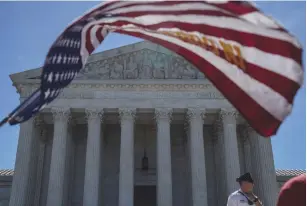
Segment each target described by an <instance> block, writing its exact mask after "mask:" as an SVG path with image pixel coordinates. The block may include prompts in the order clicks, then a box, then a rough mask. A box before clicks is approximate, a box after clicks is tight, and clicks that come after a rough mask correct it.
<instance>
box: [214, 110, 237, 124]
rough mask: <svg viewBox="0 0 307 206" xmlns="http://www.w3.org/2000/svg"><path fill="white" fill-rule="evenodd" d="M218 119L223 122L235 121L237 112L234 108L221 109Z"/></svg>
mask: <svg viewBox="0 0 307 206" xmlns="http://www.w3.org/2000/svg"><path fill="white" fill-rule="evenodd" d="M219 115H220V119H221V120H222V121H223V122H225V123H234V124H235V123H236V120H237V117H238V115H239V113H238V112H237V111H236V110H234V109H221V111H220V114H219Z"/></svg>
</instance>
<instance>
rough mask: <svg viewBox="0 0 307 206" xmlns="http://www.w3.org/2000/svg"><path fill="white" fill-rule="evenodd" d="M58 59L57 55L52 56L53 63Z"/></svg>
mask: <svg viewBox="0 0 307 206" xmlns="http://www.w3.org/2000/svg"><path fill="white" fill-rule="evenodd" d="M55 61H56V55H55V56H53V57H52V64H54V63H55Z"/></svg>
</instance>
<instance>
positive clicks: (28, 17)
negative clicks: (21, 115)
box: [0, 2, 306, 169]
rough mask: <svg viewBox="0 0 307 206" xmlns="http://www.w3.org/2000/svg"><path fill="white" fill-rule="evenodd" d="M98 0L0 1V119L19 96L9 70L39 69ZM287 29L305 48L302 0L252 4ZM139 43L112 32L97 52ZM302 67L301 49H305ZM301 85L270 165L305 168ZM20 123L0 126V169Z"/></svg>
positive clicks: (10, 159)
mask: <svg viewBox="0 0 307 206" xmlns="http://www.w3.org/2000/svg"><path fill="white" fill-rule="evenodd" d="M97 3H98V2H0V25H1V27H2V29H1V32H0V36H1V38H0V45H1V67H2V68H1V70H0V88H1V92H0V94H1V96H2V98H3V99H2V101H0V118H2V117H4V116H5V115H7V114H8V113H9V112H11V110H12V109H14V107H16V106H17V105H18V102H19V100H18V94H17V93H16V89H15V88H14V87H13V86H12V82H11V80H10V79H9V74H12V73H16V72H21V71H25V70H29V69H33V68H37V67H40V66H41V65H42V63H43V61H44V59H45V55H46V53H47V51H48V49H49V47H50V45H51V44H52V42H53V41H54V40H55V39H56V38H57V36H58V35H59V34H60V33H61V32H62V30H63V29H64V28H65V27H66V26H67V25H68V24H69V23H70V22H71V21H72V20H73V19H75V18H76V17H78V16H80V15H82V14H83V13H84V12H85V11H86V10H88V9H89V8H91V7H93V6H95V5H96V4H97ZM256 4H257V5H258V7H259V8H260V9H262V11H264V12H265V13H266V14H268V15H270V16H273V17H274V18H275V19H277V20H278V21H279V22H280V23H282V24H283V25H284V26H285V27H286V28H287V29H288V30H290V31H291V33H293V34H294V35H295V36H296V37H297V38H298V39H299V40H300V42H301V44H302V45H303V47H304V50H305V48H306V39H305V36H306V16H305V15H306V6H305V2H256ZM138 41H140V39H137V38H134V37H130V36H122V35H118V34H111V35H109V36H108V37H107V39H106V40H105V41H104V42H103V44H102V45H101V46H100V47H99V48H98V50H97V51H103V50H108V49H112V48H116V47H120V46H124V45H127V44H132V43H135V42H138ZM304 65H305V53H304ZM305 105H306V86H305V84H304V86H303V88H302V89H301V90H300V91H299V92H298V94H297V96H296V99H295V103H294V109H293V112H292V114H291V115H290V116H289V117H288V118H287V119H286V121H285V122H284V123H283V125H282V126H281V128H280V130H279V132H278V134H277V135H276V136H274V137H272V143H273V152H274V158H275V167H276V168H283V169H304V168H306V128H305V126H306V116H305V115H306V106H305ZM18 133H19V126H8V125H6V126H4V127H2V128H0V169H2V168H13V167H14V162H15V153H16V149H17V140H18Z"/></svg>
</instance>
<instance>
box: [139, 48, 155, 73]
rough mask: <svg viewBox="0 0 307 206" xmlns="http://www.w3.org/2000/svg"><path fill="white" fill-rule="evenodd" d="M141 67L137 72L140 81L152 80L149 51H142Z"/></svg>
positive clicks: (151, 64)
mask: <svg viewBox="0 0 307 206" xmlns="http://www.w3.org/2000/svg"><path fill="white" fill-rule="evenodd" d="M141 55H142V57H143V58H142V66H141V68H140V70H139V78H140V79H151V78H152V70H153V61H152V59H151V58H150V54H149V51H146V50H145V51H142V52H141Z"/></svg>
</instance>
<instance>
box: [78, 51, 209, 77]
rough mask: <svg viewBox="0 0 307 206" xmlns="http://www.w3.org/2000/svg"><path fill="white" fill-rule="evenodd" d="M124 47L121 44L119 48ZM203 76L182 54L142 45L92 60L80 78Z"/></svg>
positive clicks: (81, 72) (82, 71)
mask: <svg viewBox="0 0 307 206" xmlns="http://www.w3.org/2000/svg"><path fill="white" fill-rule="evenodd" d="M120 49H121V48H118V50H120ZM88 78H91V79H204V78H205V77H204V75H203V74H202V73H201V72H199V70H198V69H196V67H195V66H193V65H192V64H191V63H189V62H188V61H186V60H185V59H184V58H182V57H181V56H177V55H173V54H164V53H161V52H157V51H153V50H151V49H146V48H145V49H141V50H138V51H134V52H128V53H126V54H121V55H117V56H115V57H111V58H107V59H102V60H97V61H92V62H89V63H88V64H86V65H85V67H84V69H82V70H81V71H80V74H79V75H78V76H77V79H88Z"/></svg>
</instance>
